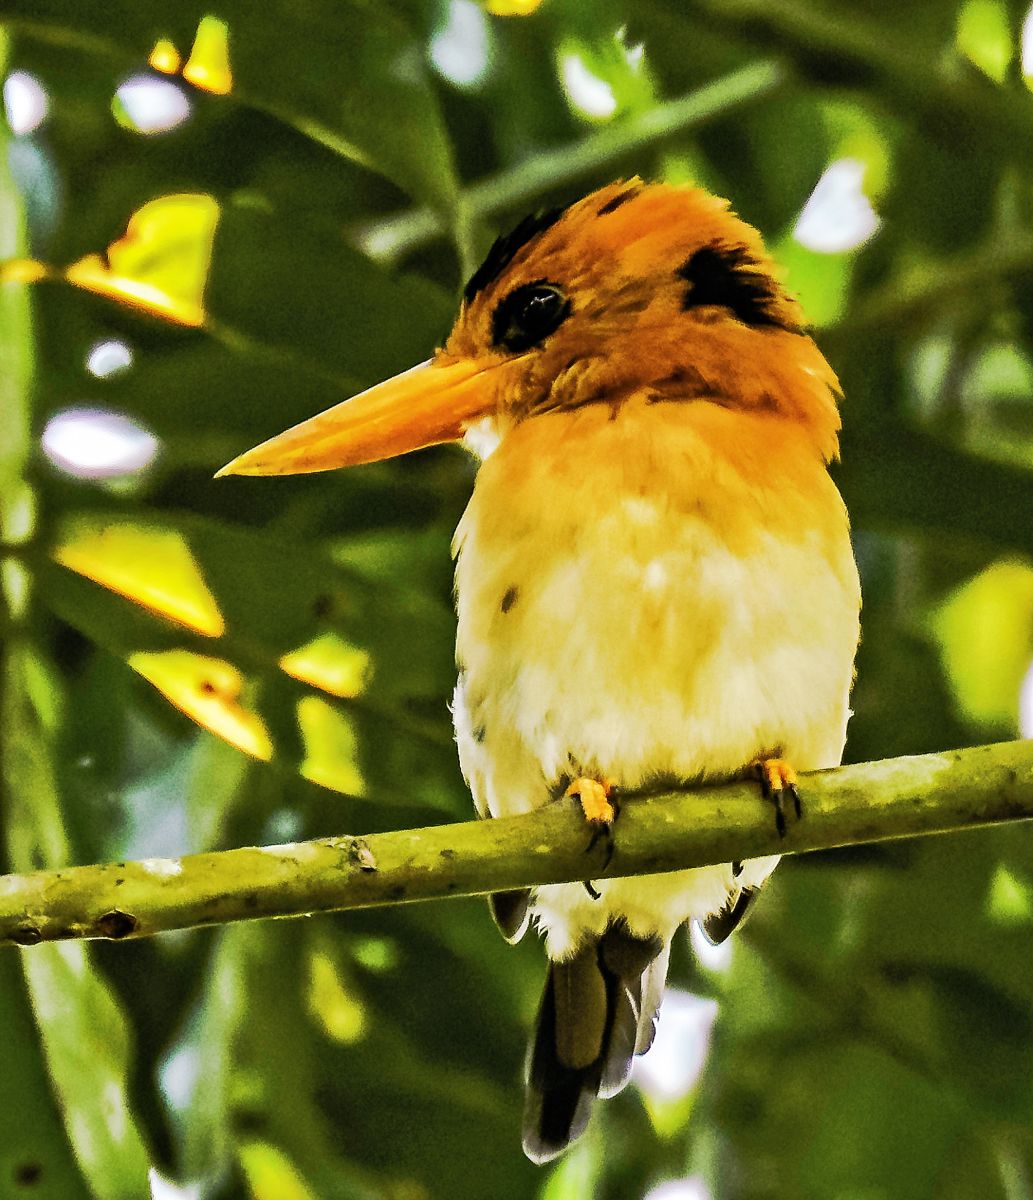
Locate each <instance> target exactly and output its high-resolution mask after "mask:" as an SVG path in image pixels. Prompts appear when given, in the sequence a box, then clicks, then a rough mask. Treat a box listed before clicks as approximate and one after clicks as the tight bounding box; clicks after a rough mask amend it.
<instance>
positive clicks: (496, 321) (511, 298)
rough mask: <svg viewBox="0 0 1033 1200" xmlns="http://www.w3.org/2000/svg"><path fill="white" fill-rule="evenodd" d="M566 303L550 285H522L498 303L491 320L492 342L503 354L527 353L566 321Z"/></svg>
mask: <svg viewBox="0 0 1033 1200" xmlns="http://www.w3.org/2000/svg"><path fill="white" fill-rule="evenodd" d="M569 313H570V301H569V300H568V299H567V297H566V296H565V295H564V294H563V292H562V291H561V290H560V289H559V288H558V287H557V286H556V285H555V284H554V283H544V282H538V283H525V284H524V285H523V287H518V288H516V289H515V290H514V291H512V292H510V293H509V295H508V296H507V297H506V298H505V299H504V300H501V301H499V305H498V307H497V308H496V309H495V313H494V316H493V317H492V323H491V325H492V340H493V341H494V343H495V345H496V346H500V347H501V348H502V349H504V350H510V351H512V352H513V353H518V352H519V351H521V350H530V349H531V347H532V346H537V345H539V344H540V343H541V342H543V341H545V339H546V338H547V337H548V336H549V334H550V333H554V332H555V331H556V330H557V329H558V328H559V327H560V325H562V324H563V322H564V321H565V320H566V319H567V316H568V314H569Z"/></svg>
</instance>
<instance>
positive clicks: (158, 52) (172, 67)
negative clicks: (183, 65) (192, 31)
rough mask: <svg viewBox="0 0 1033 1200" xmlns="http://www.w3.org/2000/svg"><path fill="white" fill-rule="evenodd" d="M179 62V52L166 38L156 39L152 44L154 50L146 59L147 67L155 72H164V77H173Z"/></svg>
mask: <svg viewBox="0 0 1033 1200" xmlns="http://www.w3.org/2000/svg"><path fill="white" fill-rule="evenodd" d="M181 61H182V60H181V59H180V57H179V51H178V50H177V49H176V47H175V46H174V45H173V43H172V42H170V41H169V39H168V38H158V40H157V41H156V42H155V43H154V49H153V50H152V51H151V53H150V55H149V57H148V59H147V65H148V66H149V67H151V68H153V69H154V70H155V71H162V72H164V74H166V75H175V73H176V72H177V71H178V70H179V64H180V62H181Z"/></svg>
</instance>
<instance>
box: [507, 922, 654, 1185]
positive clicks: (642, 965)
mask: <svg viewBox="0 0 1033 1200" xmlns="http://www.w3.org/2000/svg"><path fill="white" fill-rule="evenodd" d="M667 952H668V946H667V945H665V944H664V942H663V941H662V940H661V939H660V938H659V937H652V938H636V937H633V936H632V935H631V934H630V933H629V932H628V931H627V929H626V928H625V927H624V925H623V924H612V925H610V927H609V928H608V929H607V930H606V932H605V933H604V934H603V936H602V937H601V938H600V939H599V940H598V941H597V942H591V943H588V944H586V945H585V946H583V947H582V948H581V949H580V950H579V951H578V953H577V954H575V955H574V957H573V958H570V959H567V960H565V961H563V962H554V963H550V965H549V977H548V979H547V980H546V984H545V994H544V995H543V997H542V1005H541V1009H540V1010H539V1013H538V1026H537V1029H536V1031H535V1036H534V1040H533V1042H532V1043H531V1049H530V1054H529V1056H528V1068H527V1099H526V1103H525V1107H524V1152H525V1153H526V1155H527V1156H528V1158H530V1159H531V1160H532V1161H533V1162H537V1163H543V1162H548V1161H549V1160H550V1159H552V1158H555V1157H556V1156H557V1155H558V1154H561V1153H562V1152H563V1151H564V1150H565V1149H566V1148H567V1147H568V1146H569V1145H570V1143H571V1142H573V1141H575V1140H576V1139H577V1138H579V1137H580V1136H581V1134H582V1133H584V1131H585V1127H586V1126H587V1124H588V1118H589V1116H590V1115H591V1112H592V1104H593V1103H594V1101H595V1098H596V1097H597V1096H601V1097H603V1098H607V1097H609V1096H613V1095H616V1093H617V1092H619V1091H620V1090H621V1088H623V1087H624V1086H625V1084H627V1082H628V1078H629V1076H630V1074H631V1062H632V1059H633V1057H634V1056H635V1054H637V1053H642V1052H643V1050H644V1049H646V1048H648V1046H649V1045H650V1044H651V1042H652V1040H653V1030H654V1027H655V1023H656V1013H657V1009H658V1008H659V1003H660V998H661V996H662V995H663V983H664V979H665V977H666V974H667Z"/></svg>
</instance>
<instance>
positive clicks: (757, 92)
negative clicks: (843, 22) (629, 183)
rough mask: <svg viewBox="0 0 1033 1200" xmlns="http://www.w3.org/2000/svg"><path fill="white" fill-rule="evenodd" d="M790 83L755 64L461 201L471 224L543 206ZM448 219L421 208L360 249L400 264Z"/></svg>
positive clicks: (510, 173)
mask: <svg viewBox="0 0 1033 1200" xmlns="http://www.w3.org/2000/svg"><path fill="white" fill-rule="evenodd" d="M787 78H788V76H787V73H786V71H785V70H784V69H783V68H782V67H781V66H779V64H778V63H775V62H767V61H764V62H756V63H751V64H750V65H749V66H747V67H743V68H742V69H741V70H738V71H733V72H732V73H731V74H730V75H725V76H723V77H722V78H721V79H716V80H714V82H713V83H708V84H706V85H705V86H704V87H701V88H699V89H698V90H696V91H694V92H690V93H689V94H688V95H687V96H681V97H679V98H678V99H677V100H667V101H665V102H664V103H663V104H658V105H656V107H655V108H650V109H647V110H646V111H645V112H641V113H636V114H635V115H633V116H630V117H627V118H626V119H625V120H623V121H615V122H614V123H613V124H612V125H606V126H604V127H603V128H602V129H599V130H597V131H596V132H595V133H590V134H589V135H588V136H587V137H584V138H582V139H581V140H580V141H578V142H574V143H573V144H570V145H565V146H558V147H556V148H555V149H553V150H542V151H539V152H538V153H536V154H535V155H534V156H533V157H532V158H530V159H528V160H527V161H526V162H523V163H519V164H518V165H517V166H515V167H512V168H510V169H509V170H506V171H501V172H500V173H499V174H497V175H489V176H488V177H487V178H486V179H482V180H480V181H479V182H478V183H474V184H471V185H470V186H469V187H468V188H466V189H465V190H464V191H463V192H462V194H461V196H460V204H461V205H462V207H463V210H464V212H465V215H466V218H467V219H468V220H471V221H473V220H477V219H479V218H481V217H487V216H490V215H491V214H492V213H495V212H499V211H500V210H503V209H507V208H513V207H515V206H516V205H518V204H528V203H532V202H533V201H535V200H536V199H537V198H538V197H539V196H540V195H541V194H542V193H543V192H547V191H550V190H552V189H553V188H558V187H562V186H563V185H565V184H567V183H570V182H571V181H572V180H575V179H579V178H581V177H582V176H585V175H590V174H592V173H593V172H595V171H598V170H600V169H601V168H603V167H606V166H610V165H611V164H613V163H615V162H619V161H620V160H622V159H627V158H630V157H632V156H633V155H635V154H637V153H640V152H641V151H642V150H645V149H646V148H647V147H649V146H653V145H657V144H659V143H661V142H663V141H665V140H667V139H668V138H671V137H674V136H676V135H677V134H681V133H685V132H686V131H687V130H689V129H694V128H696V127H697V126H699V125H702V124H703V123H704V122H705V121H708V120H711V119H712V118H714V117H718V116H723V115H724V114H725V113H728V112H732V111H734V110H735V109H737V108H739V107H741V106H742V105H743V104H747V103H750V102H752V101H755V100H760V99H762V98H763V97H765V96H767V95H769V94H770V93H771V92H773V91H774V90H775V89H776V88H778V87H779V86H781V84H782V83H784V82H785V80H786V79H787ZM447 232H448V231H447V230H446V228H445V225H444V223H443V221H442V219H441V217H440V216H439V215H438V214H437V213H434V212H432V211H431V209H429V208H415V209H412V210H410V211H407V212H403V213H398V214H397V215H395V216H392V217H387V218H385V219H384V220H382V221H378V222H376V223H375V224H373V225H370V226H368V227H366V228H365V229H363V230H362V231H360V233H359V234H358V237H357V244H358V246H359V248H360V249H361V250H362V251H363V252H364V253H366V254H369V255H370V256H371V257H372V258H377V259H381V260H385V261H394V260H396V259H399V258H402V257H403V256H404V255H406V254H408V253H409V252H410V251H411V250H415V249H416V248H417V247H418V246H422V245H423V244H425V243H426V242H429V241H432V240H433V239H434V238H435V237H439V236H442V235H444V234H445V233H447Z"/></svg>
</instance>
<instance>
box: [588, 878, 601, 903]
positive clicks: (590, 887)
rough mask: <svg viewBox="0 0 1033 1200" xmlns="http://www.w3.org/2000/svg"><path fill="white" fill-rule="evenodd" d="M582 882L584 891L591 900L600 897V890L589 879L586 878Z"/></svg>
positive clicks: (599, 898)
mask: <svg viewBox="0 0 1033 1200" xmlns="http://www.w3.org/2000/svg"><path fill="white" fill-rule="evenodd" d="M583 882H584V887H585V891H586V892H587V893H588V894H589V895H590V896H591V897H592V899H593V900H601V899H602V895H603V894H602V892H600V891H599V889H598V888H597V887H596V886H595V885H594V884H593V883H592V881H591V879H586V880H584V881H583Z"/></svg>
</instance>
